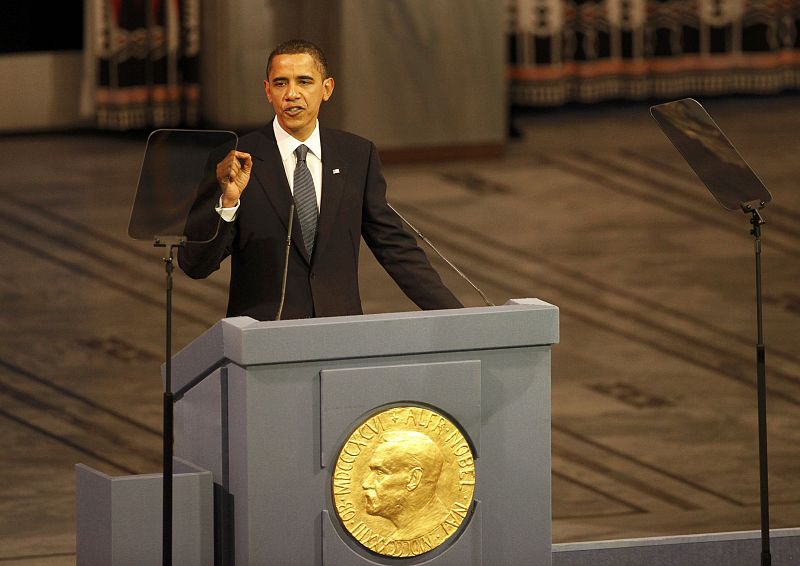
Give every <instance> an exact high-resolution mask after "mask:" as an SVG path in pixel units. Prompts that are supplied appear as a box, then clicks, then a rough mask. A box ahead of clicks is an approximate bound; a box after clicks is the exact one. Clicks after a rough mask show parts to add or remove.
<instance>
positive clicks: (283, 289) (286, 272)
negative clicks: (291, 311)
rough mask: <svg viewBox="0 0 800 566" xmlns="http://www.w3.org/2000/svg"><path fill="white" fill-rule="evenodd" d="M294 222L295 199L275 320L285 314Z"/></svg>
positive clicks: (290, 209) (290, 214) (291, 207)
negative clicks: (284, 304)
mask: <svg viewBox="0 0 800 566" xmlns="http://www.w3.org/2000/svg"><path fill="white" fill-rule="evenodd" d="M292 224H294V199H292V205H291V206H290V207H289V228H287V230H286V254H285V255H284V257H283V277H282V279H281V302H280V303H278V314H276V315H275V320H280V319H281V316H282V315H283V303H284V302H285V301H286V279H287V277H288V276H289V252H290V251H291V247H292Z"/></svg>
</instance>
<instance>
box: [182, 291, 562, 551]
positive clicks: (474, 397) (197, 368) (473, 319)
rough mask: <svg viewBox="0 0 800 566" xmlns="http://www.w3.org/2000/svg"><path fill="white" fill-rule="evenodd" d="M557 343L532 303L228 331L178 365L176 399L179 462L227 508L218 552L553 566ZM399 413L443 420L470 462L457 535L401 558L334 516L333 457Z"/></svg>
mask: <svg viewBox="0 0 800 566" xmlns="http://www.w3.org/2000/svg"><path fill="white" fill-rule="evenodd" d="M557 341H558V309H557V308H556V307H554V306H552V305H549V304H547V303H544V302H541V301H538V300H535V299H526V300H519V301H514V304H509V305H505V306H501V307H490V308H467V309H459V310H447V311H428V312H412V313H394V314H382V315H366V316H354V317H335V318H323V319H309V320H292V321H280V322H256V321H254V320H252V319H250V318H246V317H240V318H229V319H224V320H222V321H220V322H219V323H217V324H216V325H214V326H213V327H212V328H210V329H209V330H208V331H207V332H206V333H205V334H203V335H202V336H200V337H199V338H197V339H196V340H195V341H194V342H193V343H191V344H190V345H189V346H187V347H186V348H185V349H183V350H182V351H181V352H179V353H178V354H177V355H176V356H175V357H174V363H173V384H174V390H175V391H176V392H182V393H183V395H182V398H181V399H180V401H179V402H178V403H177V405H176V425H175V426H176V430H175V438H176V446H175V452H176V455H177V456H179V457H181V458H183V459H185V460H188V461H190V462H192V463H194V464H195V465H197V466H199V467H200V468H203V469H207V470H210V471H211V472H212V474H213V478H214V482H215V484H216V489H217V491H218V493H222V494H224V497H223V498H217V503H218V505H217V506H218V511H217V529H218V531H219V532H222V533H223V534H222V535H218V544H225V545H227V550H225V552H223V553H222V554H225V553H229V554H228V555H229V557H233V558H235V564H236V565H237V566H243V565H259V566H261V565H278V566H289V565H293V564H296V565H300V566H309V565H313V564H324V565H327V566H334V565H335V566H349V565H353V566H365V565H370V564H397V563H400V564H422V563H425V564H431V565H436V566H443V565H451V566H467V565H475V566H477V565H487V566H488V565H493V564H535V565H537V566H540V565H549V564H550V563H551V545H550V542H551V531H550V512H551V505H550V346H551V345H552V344H554V343H556V342H557ZM396 405H411V406H420V407H427V408H429V409H431V410H432V411H436V412H437V413H441V414H445V415H448V416H449V418H450V419H451V420H452V421H453V422H455V423H457V425H458V426H459V427H460V430H461V432H462V433H463V435H464V438H466V439H467V440H468V442H469V444H470V446H471V447H472V450H473V453H474V456H475V459H474V468H475V478H476V481H475V485H474V499H473V501H472V503H471V505H470V508H469V513H468V515H467V516H466V518H465V519H464V520H463V522H462V523H461V525H460V527H459V530H458V531H457V532H456V533H455V534H454V535H453V536H452V537H450V538H449V539H448V540H447V541H446V542H445V543H443V544H440V545H439V546H437V547H435V548H434V549H433V550H430V551H428V552H424V553H422V554H419V555H417V556H415V557H411V558H391V557H389V556H384V555H383V554H378V553H375V552H371V551H370V550H368V549H367V548H365V547H364V546H363V545H361V544H359V542H358V541H357V540H356V539H355V538H354V536H352V535H351V534H350V533H349V532H347V531H346V530H345V528H343V526H342V523H341V521H340V520H339V516H338V515H337V513H336V511H335V510H334V508H333V495H332V474H333V469H334V467H335V466H336V462H337V460H336V459H337V455H338V454H339V452H340V450H341V449H342V445H343V443H344V442H345V441H346V440H347V438H348V436H349V435H350V434H351V433H353V431H354V428H355V427H356V426H358V425H359V423H362V422H364V419H366V418H368V417H369V416H370V415H371V414H374V413H376V412H377V411H380V410H382V409H385V408H390V407H392V406H396ZM225 502H227V503H226V504H225V505H223V503H225ZM220 525H222V527H220ZM225 533H227V535H225ZM217 552H218V561H219V556H220V550H219V549H218V550H217Z"/></svg>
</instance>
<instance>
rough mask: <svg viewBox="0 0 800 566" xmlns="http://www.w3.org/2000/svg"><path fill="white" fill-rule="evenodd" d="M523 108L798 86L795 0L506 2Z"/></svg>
mask: <svg viewBox="0 0 800 566" xmlns="http://www.w3.org/2000/svg"><path fill="white" fill-rule="evenodd" d="M506 8H507V18H508V19H507V22H508V27H507V30H508V36H507V37H508V61H509V71H508V72H509V91H510V97H511V103H512V104H514V105H518V106H552V105H559V104H564V103H566V102H570V101H578V102H596V101H600V100H607V99H644V98H676V97H681V96H689V95H713V94H727V93H759V94H766V93H775V92H779V91H783V90H790V89H797V88H800V1H797V0H650V1H647V0H506Z"/></svg>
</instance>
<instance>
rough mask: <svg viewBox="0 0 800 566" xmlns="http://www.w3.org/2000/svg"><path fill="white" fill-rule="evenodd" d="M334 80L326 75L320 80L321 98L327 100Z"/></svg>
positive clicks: (331, 92) (331, 91)
mask: <svg viewBox="0 0 800 566" xmlns="http://www.w3.org/2000/svg"><path fill="white" fill-rule="evenodd" d="M333 87H334V81H333V77H328V78H327V79H325V80H324V81H322V100H328V99H329V98H330V97H331V95H332V94H333Z"/></svg>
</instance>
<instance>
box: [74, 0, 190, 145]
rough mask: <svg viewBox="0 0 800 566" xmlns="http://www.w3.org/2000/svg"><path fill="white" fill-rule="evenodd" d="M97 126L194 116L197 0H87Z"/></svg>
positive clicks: (161, 123) (169, 122) (183, 120)
mask: <svg viewBox="0 0 800 566" xmlns="http://www.w3.org/2000/svg"><path fill="white" fill-rule="evenodd" d="M89 2H90V4H89V13H90V14H91V22H90V26H89V29H90V35H91V37H92V39H93V45H92V53H93V56H94V58H95V64H96V68H95V69H94V73H93V76H94V77H95V78H94V80H95V87H94V112H95V117H96V120H97V126H98V127H99V128H101V129H110V130H129V129H141V128H154V127H155V128H159V127H168V126H178V125H188V126H191V125H195V124H197V123H198V121H199V96H200V85H199V59H198V57H199V53H200V21H199V10H200V0H89Z"/></svg>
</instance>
